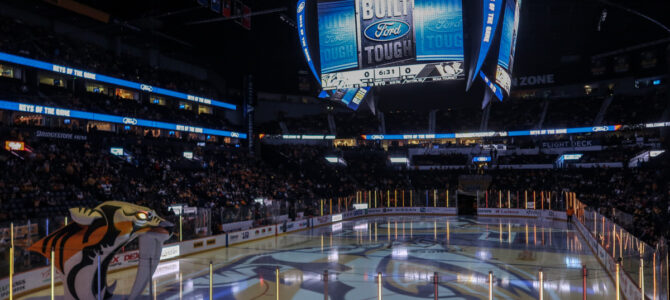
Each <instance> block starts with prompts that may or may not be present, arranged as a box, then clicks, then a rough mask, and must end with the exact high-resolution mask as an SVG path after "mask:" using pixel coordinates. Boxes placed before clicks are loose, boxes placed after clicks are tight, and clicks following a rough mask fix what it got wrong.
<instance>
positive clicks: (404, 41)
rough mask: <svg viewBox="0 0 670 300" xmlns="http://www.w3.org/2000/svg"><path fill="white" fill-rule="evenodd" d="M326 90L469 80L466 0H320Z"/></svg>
mask: <svg viewBox="0 0 670 300" xmlns="http://www.w3.org/2000/svg"><path fill="white" fill-rule="evenodd" d="M317 10H318V29H319V53H320V62H321V80H322V88H323V89H324V90H336V89H351V88H360V87H370V86H380V85H390V84H404V83H417V82H427V81H442V80H457V79H464V78H465V72H464V66H463V59H464V54H463V5H462V2H461V0H334V1H333V0H319V1H318V2H317Z"/></svg>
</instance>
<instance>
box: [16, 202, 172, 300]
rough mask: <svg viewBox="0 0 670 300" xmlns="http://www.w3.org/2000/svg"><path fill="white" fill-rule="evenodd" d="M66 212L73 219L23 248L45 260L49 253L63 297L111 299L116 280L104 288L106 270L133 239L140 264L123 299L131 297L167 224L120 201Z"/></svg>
mask: <svg viewBox="0 0 670 300" xmlns="http://www.w3.org/2000/svg"><path fill="white" fill-rule="evenodd" d="M70 215H71V217H72V220H73V221H74V222H72V223H70V224H68V225H66V226H64V227H62V228H60V229H59V230H57V231H55V232H53V233H51V234H50V235H48V236H47V237H45V238H43V239H41V240H39V241H37V242H36V243H35V244H33V245H32V246H31V247H30V248H29V250H30V251H33V252H37V253H39V254H41V255H43V256H44V257H47V258H49V257H50V256H51V251H52V250H53V251H54V253H55V257H54V263H55V266H56V269H57V270H58V272H60V273H61V275H62V278H63V287H64V290H65V299H109V298H111V297H112V295H113V291H114V287H115V286H116V282H115V283H114V284H112V285H111V286H107V276H106V275H107V274H106V273H107V268H108V267H109V264H110V262H111V261H112V260H113V259H114V256H115V254H116V253H117V252H118V251H119V250H120V249H121V248H122V247H124V246H126V245H127V244H128V243H130V242H131V241H133V240H134V239H136V238H139V245H140V251H139V254H140V262H139V266H138V272H137V276H136V278H135V282H134V284H133V288H132V290H131V293H130V295H129V297H128V299H137V298H138V297H139V296H140V294H141V293H142V291H143V290H144V288H145V287H146V285H147V283H149V281H150V280H151V277H152V275H153V273H154V272H155V270H156V267H157V266H158V262H159V261H160V256H161V251H162V248H163V243H164V242H165V241H166V240H167V239H168V238H169V237H170V234H171V233H170V230H171V228H172V227H173V224H172V223H170V222H168V221H166V220H165V219H163V218H161V217H159V216H158V215H157V214H156V212H155V211H154V210H152V209H150V208H147V207H143V206H139V205H135V204H131V203H126V202H120V201H108V202H104V203H102V204H100V205H98V206H96V207H95V208H86V207H75V208H71V209H70Z"/></svg>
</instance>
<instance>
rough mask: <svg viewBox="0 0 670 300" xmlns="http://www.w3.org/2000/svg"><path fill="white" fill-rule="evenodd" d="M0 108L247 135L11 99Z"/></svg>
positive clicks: (167, 127)
mask: <svg viewBox="0 0 670 300" xmlns="http://www.w3.org/2000/svg"><path fill="white" fill-rule="evenodd" d="M0 109H4V110H12V111H20V112H26V113H32V114H38V115H47V116H56V117H66V118H75V119H83V120H92V121H101V122H108V123H115V124H124V125H132V126H142V127H149V128H158V129H167V130H175V131H181V132H190V133H200V134H209V135H215V136H223V137H232V138H240V139H246V138H247V135H246V134H245V133H239V132H234V131H226V130H218V129H210V128H203V127H195V126H190V125H179V124H173V123H165V122H158V121H150V120H144V119H137V118H131V117H123V116H114V115H106V114H99V113H91V112H85V111H78V110H72V109H65V108H58V107H51V106H43V105H35V104H29V103H19V102H11V101H2V100H0Z"/></svg>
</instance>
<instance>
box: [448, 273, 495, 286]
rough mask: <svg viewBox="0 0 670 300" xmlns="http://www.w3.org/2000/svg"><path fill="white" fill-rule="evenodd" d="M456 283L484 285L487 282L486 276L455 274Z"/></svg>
mask: <svg viewBox="0 0 670 300" xmlns="http://www.w3.org/2000/svg"><path fill="white" fill-rule="evenodd" d="M456 282H458V283H470V284H475V285H484V284H486V283H487V282H488V278H487V277H486V276H479V275H476V274H470V275H462V274H456Z"/></svg>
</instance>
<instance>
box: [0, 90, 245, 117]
mask: <svg viewBox="0 0 670 300" xmlns="http://www.w3.org/2000/svg"><path fill="white" fill-rule="evenodd" d="M0 82H1V83H0V87H1V88H0V96H2V97H3V99H6V100H15V101H20V102H26V103H35V104H42V105H49V106H56V107H66V108H70V109H78V110H83V111H87V112H95V113H104V114H113V115H119V116H124V117H133V118H142V119H147V120H152V121H165V122H171V123H178V124H183V125H191V126H197V127H207V128H214V129H224V130H236V129H238V128H237V127H236V126H235V125H233V124H232V123H231V122H229V121H228V119H227V118H226V117H225V115H224V113H223V111H222V110H220V109H218V108H214V107H212V110H211V111H209V112H200V111H199V110H198V106H197V104H191V103H189V105H191V106H190V107H180V105H179V104H178V103H177V102H172V101H164V102H163V103H160V104H158V103H151V99H142V98H140V97H137V98H132V99H127V98H122V97H120V96H119V95H114V94H110V93H108V92H107V91H104V92H103V91H99V92H77V93H73V91H72V90H71V89H65V88H60V87H54V86H48V85H43V84H41V85H40V86H39V87H38V88H30V87H26V86H25V85H23V84H22V83H21V82H20V81H18V80H15V79H6V78H0Z"/></svg>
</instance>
